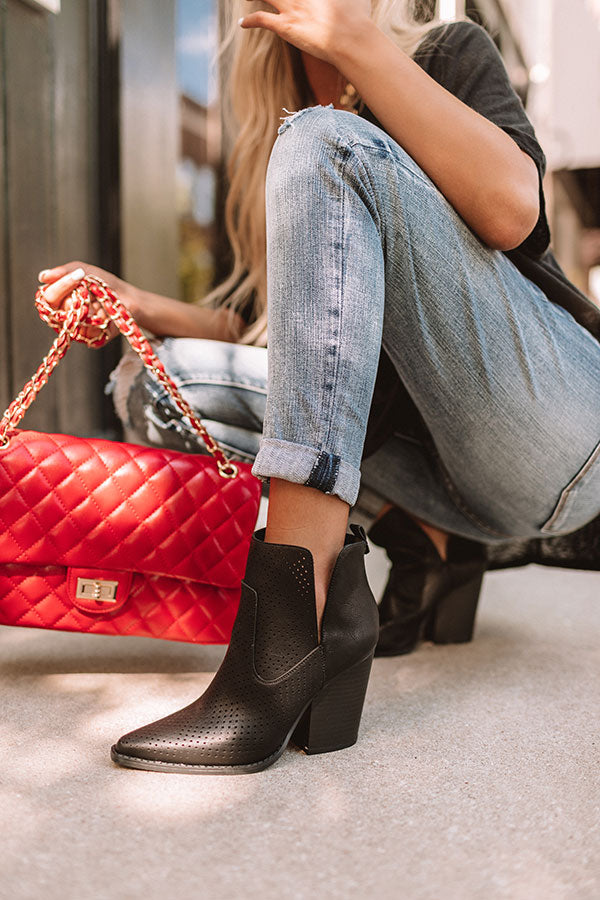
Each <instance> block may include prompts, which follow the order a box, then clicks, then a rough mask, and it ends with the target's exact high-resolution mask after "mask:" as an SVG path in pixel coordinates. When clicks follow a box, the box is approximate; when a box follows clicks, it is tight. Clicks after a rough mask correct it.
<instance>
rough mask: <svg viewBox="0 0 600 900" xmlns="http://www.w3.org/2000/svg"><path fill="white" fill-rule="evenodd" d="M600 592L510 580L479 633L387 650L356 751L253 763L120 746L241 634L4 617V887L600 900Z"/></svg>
mask: <svg viewBox="0 0 600 900" xmlns="http://www.w3.org/2000/svg"><path fill="white" fill-rule="evenodd" d="M260 524H262V522H261V521H260V519H259V523H258V524H257V527H259V526H260ZM371 546H372V552H371V553H369V554H368V555H367V557H366V563H367V570H368V575H369V580H370V582H371V586H372V588H373V591H374V593H375V595H376V596H379V595H380V593H381V589H382V587H383V584H384V583H385V579H386V576H387V565H386V557H385V555H384V554H383V551H382V550H381V549H380V548H377V547H374V546H373V545H371ZM599 588H600V574H598V573H586V572H576V571H567V570H559V569H548V568H539V567H535V566H529V567H527V568H522V569H513V570H507V571H499V572H491V573H488V574H487V575H486V577H485V581H484V588H483V593H482V598H481V602H480V610H479V613H478V619H477V626H476V635H475V639H474V641H473V642H472V643H470V644H466V645H456V646H447V647H441V646H433V645H431V644H424V645H422V646H421V647H420V648H419V649H418V650H417V651H416V652H414V653H412V654H410V655H409V656H405V657H397V658H388V659H376V660H375V662H374V667H373V672H372V676H371V680H370V682H369V688H368V692H367V699H366V704H365V710H364V713H363V718H362V722H361V730H360V735H359V740H358V743H357V744H356V745H355V746H354V747H352V748H349V749H347V750H342V751H338V752H337V753H329V754H324V755H321V756H306V755H305V754H304V753H302V752H300V751H298V750H295V749H292V748H289V749H288V750H287V751H286V752H285V753H284V755H283V756H282V758H281V759H280V760H279V761H278V762H277V763H276V764H275V765H274V766H272V767H271V768H270V769H267V770H266V771H264V772H262V773H259V774H256V775H245V776H238V777H231V776H229V777H223V776H203V777H199V776H189V775H175V774H170V773H169V774H162V773H152V772H141V771H140V772H136V771H133V770H123V769H120V768H118V767H116V766H114V765H113V764H112V763H111V761H110V758H109V748H110V745H111V744H112V743H113V742H114V740H115V738H117V737H119V736H120V735H121V734H122V733H123V732H125V731H129V730H131V729H132V728H134V727H136V726H138V725H141V724H144V723H146V722H149V721H151V720H153V719H156V718H158V717H159V716H162V715H166V714H167V713H169V712H172V711H174V710H175V709H177V708H179V707H181V706H183V705H185V704H187V703H188V702H190V701H191V700H193V699H195V697H196V696H198V695H199V694H200V693H201V692H202V691H203V690H204V689H205V688H206V686H207V685H208V684H209V682H210V680H211V678H212V675H213V673H214V672H215V670H216V669H217V667H218V665H219V662H220V660H221V658H222V655H223V653H224V648H223V647H216V646H191V645H186V644H177V643H170V642H161V641H152V640H149V639H145V638H121V637H116V638H113V637H103V636H96V635H79V634H65V633H60V632H45V631H38V630H33V629H19V628H0V680H1V690H2V709H3V717H2V718H3V728H2V735H1V739H0V740H1V746H2V753H1V759H2V765H1V769H0V817H1V822H2V824H1V829H2V832H1V833H2V840H1V843H0V848H1V849H0V898H2V900H38V898H39V900H41V898H44V900H55V898H56V900H59V898H60V900H104V898H110V900H137V898H143V900H164V898H165V897H167V898H183V900H187V898H210V900H231V898H233V900H237V898H240V900H241V898H250V900H254V898H260V900H271V898H276V897H277V898H294V900H296V898H298V900H304V898H307V900H308V898H311V900H312V898H314V897H319V898H325V900H329V898H363V897H365V898H402V900H479V898H481V900H496V898H498V900H500V898H502V900H504V898H506V900H538V898H539V900H567V898H569V900H571V898H577V900H598V898H599V897H600V779H599V762H600V758H599V756H600V754H599V728H598V725H599V716H598V710H599V700H600V688H599V678H598V672H599V644H600V641H599V639H600V603H599V602H598V599H599V597H598V594H599Z"/></svg>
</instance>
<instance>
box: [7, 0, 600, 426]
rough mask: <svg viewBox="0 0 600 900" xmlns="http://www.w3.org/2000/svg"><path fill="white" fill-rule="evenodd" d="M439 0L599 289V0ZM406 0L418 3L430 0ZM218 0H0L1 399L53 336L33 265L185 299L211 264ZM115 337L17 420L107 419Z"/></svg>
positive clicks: (218, 212) (573, 271)
mask: <svg viewBox="0 0 600 900" xmlns="http://www.w3.org/2000/svg"><path fill="white" fill-rule="evenodd" d="M222 2H224V0H222ZM437 2H438V8H439V12H440V13H441V15H442V17H443V18H444V19H447V20H451V19H453V18H454V17H456V16H457V15H463V14H465V13H466V14H467V15H468V16H470V17H471V18H473V19H474V20H476V21H479V22H480V23H481V24H482V25H484V26H485V27H486V28H487V29H488V31H489V32H490V34H491V35H492V37H493V39H494V40H495V41H496V43H497V45H498V47H499V49H500V51H501V53H502V55H503V57H504V60H505V62H506V65H507V69H508V71H509V74H510V77H511V80H512V83H513V85H514V86H515V89H516V90H517V92H518V93H519V95H520V97H521V98H522V100H523V102H524V103H525V104H526V107H527V110H528V113H529V115H530V117H531V118H532V120H533V122H534V125H535V128H536V131H537V133H538V136H539V138H540V141H541V143H542V146H543V147H544V150H545V152H546V155H547V158H548V175H547V179H546V193H547V199H548V207H549V213H550V218H551V227H552V234H553V249H554V250H555V252H556V254H557V257H558V259H559V261H560V262H561V264H562V265H563V267H564V268H565V270H566V272H567V274H568V275H569V277H570V278H572V280H573V281H575V282H576V283H577V284H578V285H579V286H580V287H582V288H583V289H584V290H585V291H587V292H588V293H591V292H592V289H594V290H595V291H596V294H597V296H600V0H569V2H566V0H437ZM418 3H419V8H420V10H421V12H422V14H423V16H424V17H425V18H426V17H427V16H428V15H430V14H431V12H432V10H433V8H434V5H435V3H434V0H418ZM223 8H224V7H223V6H222V5H221V6H219V4H218V2H217V0H0V406H2V407H3V408H4V406H6V405H7V404H8V402H9V400H10V399H12V397H13V396H14V395H15V394H16V393H17V392H18V391H19V390H20V389H21V387H22V385H23V384H24V382H25V381H26V380H27V379H28V378H29V377H30V376H31V374H32V372H33V371H34V370H35V369H36V368H37V365H38V364H39V361H40V360H41V358H42V356H43V355H44V353H45V351H46V350H47V348H48V346H49V343H50V341H51V339H52V333H51V332H49V330H48V329H47V328H46V327H45V326H43V325H42V324H41V323H40V322H39V320H38V318H37V315H36V313H35V310H34V307H33V303H32V300H33V295H34V293H35V289H36V286H37V278H36V276H37V272H38V271H39V270H40V269H41V268H47V267H48V266H51V265H56V264H58V263H62V262H67V261H69V260H75V259H81V260H83V261H87V262H90V263H95V264H97V265H100V266H102V267H103V268H106V269H108V270H109V271H112V272H115V273H116V274H120V275H121V276H122V277H123V278H125V279H126V280H128V281H130V282H132V283H133V284H136V285H139V286H140V287H142V288H146V289H148V290H152V291H155V292H157V293H160V294H165V295H167V296H172V297H180V298H182V299H184V300H193V299H194V298H196V297H200V296H202V295H203V294H204V293H205V292H206V290H208V288H209V286H210V284H211V282H212V281H213V280H214V279H215V278H219V277H223V276H224V274H226V271H225V270H226V266H227V261H226V256H225V254H224V253H223V249H222V236H223V224H222V208H223V190H224V174H223V171H224V170H223V160H222V158H221V157H222V153H221V127H220V123H221V104H220V100H219V96H218V85H217V79H216V76H215V65H214V60H213V58H214V55H215V49H216V44H217V36H218V31H219V24H218V22H219V12H222V11H223ZM224 259H225V262H224V261H223V260H224ZM596 284H598V287H594V285H596ZM118 355H119V347H118V345H117V344H116V343H114V344H112V345H109V346H108V347H107V348H105V349H104V350H102V351H94V352H92V351H88V350H84V349H82V348H75V349H74V350H73V351H72V352H70V353H69V355H68V357H67V359H66V360H65V361H64V362H63V363H61V366H60V367H59V370H58V373H57V374H56V375H55V376H54V377H53V379H52V380H51V382H50V384H49V385H48V386H47V387H46V388H44V392H43V402H40V403H39V404H36V405H34V407H33V409H32V411H31V412H30V413H28V415H27V419H26V424H27V425H28V427H31V428H39V429H42V430H55V431H68V432H71V433H74V434H106V435H113V436H117V435H118V428H117V423H116V421H115V419H114V417H112V414H111V408H110V404H109V403H108V402H107V401H106V400H105V398H104V394H103V385H104V383H105V381H106V378H107V374H108V372H109V371H110V369H111V368H112V366H113V365H114V363H115V361H116V359H117V357H118Z"/></svg>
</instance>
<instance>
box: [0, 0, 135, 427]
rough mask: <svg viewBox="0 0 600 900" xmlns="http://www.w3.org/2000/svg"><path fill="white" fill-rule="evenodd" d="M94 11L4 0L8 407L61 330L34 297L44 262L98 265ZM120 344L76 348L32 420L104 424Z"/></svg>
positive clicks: (3, 371) (1, 375) (92, 4)
mask: <svg viewBox="0 0 600 900" xmlns="http://www.w3.org/2000/svg"><path fill="white" fill-rule="evenodd" d="M98 21H99V9H98V3H97V2H96V0H63V2H62V9H61V12H60V15H59V16H56V15H54V14H53V13H50V12H47V11H45V10H43V9H40V8H38V7H36V6H34V5H30V4H29V3H26V2H23V0H0V31H1V33H2V44H3V47H2V54H1V62H0V80H1V91H0V94H1V96H2V98H3V102H2V107H1V109H0V118H1V129H2V131H1V135H2V139H1V141H0V143H1V148H0V154H1V159H2V171H1V174H0V184H1V191H0V193H1V195H2V207H1V208H0V233H1V236H2V249H1V251H0V253H1V255H0V285H1V288H0V290H1V297H0V300H1V309H2V312H1V315H2V321H1V331H2V334H1V336H0V342H1V343H0V348H1V354H2V355H1V359H0V396H1V404H0V405H2V408H4V407H5V406H6V405H7V403H8V402H9V401H10V399H12V397H13V396H14V395H15V394H16V393H18V391H19V390H20V389H21V387H22V386H23V384H24V383H25V382H26V381H27V380H28V378H29V377H30V376H31V375H32V373H33V371H34V370H35V369H36V368H37V365H38V364H39V362H40V361H41V359H42V357H43V355H44V354H45V353H46V351H47V349H48V347H49V345H50V343H51V341H52V339H53V338H54V333H53V332H52V331H51V330H50V329H49V328H48V327H47V326H45V325H43V324H42V322H41V321H40V320H39V318H38V316H37V313H36V311H35V308H34V306H33V296H34V294H35V290H36V287H37V273H38V271H39V270H40V269H42V268H46V267H51V266H55V265H59V264H61V263H64V262H68V261H70V260H72V259H81V260H84V261H86V262H93V263H96V264H100V265H101V264H102V241H101V237H100V230H101V224H102V223H101V219H100V217H99V215H98V187H99V164H100V160H99V157H98V141H97V124H98V91H99V82H98V49H99V45H98V39H99V38H98ZM109 262H113V263H114V262H115V260H109ZM117 354H118V348H116V347H115V348H111V349H109V350H106V351H102V352H97V351H90V350H85V349H84V348H82V347H75V348H73V349H72V350H71V351H69V354H68V355H67V357H66V359H65V360H64V361H63V362H62V363H61V364H60V366H59V369H58V371H57V373H56V374H55V375H54V376H53V377H52V379H51V380H50V382H49V384H48V385H47V386H46V387H45V388H44V389H43V391H42V393H41V394H40V398H39V400H38V401H37V402H36V403H35V404H34V406H33V407H32V409H31V411H30V412H29V413H28V414H27V417H26V419H25V420H24V426H25V427H29V428H36V429H41V430H47V431H67V432H71V433H74V434H93V433H102V432H104V431H106V430H107V428H108V426H109V421H108V419H107V416H106V410H107V405H106V403H105V401H104V398H103V395H102V388H101V383H102V379H103V377H104V375H105V371H106V369H107V368H108V367H109V360H110V357H113V358H114V357H115V356H116V355H117Z"/></svg>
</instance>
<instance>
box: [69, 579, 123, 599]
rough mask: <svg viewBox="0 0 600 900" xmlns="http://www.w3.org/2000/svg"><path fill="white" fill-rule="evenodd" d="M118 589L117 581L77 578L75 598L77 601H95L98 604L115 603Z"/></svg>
mask: <svg viewBox="0 0 600 900" xmlns="http://www.w3.org/2000/svg"><path fill="white" fill-rule="evenodd" d="M118 587H119V582H118V581H102V580H100V579H94V578H78V579H77V588H76V591H75V597H76V598H77V599H78V600H96V601H97V602H98V603H116V602H117V588H118Z"/></svg>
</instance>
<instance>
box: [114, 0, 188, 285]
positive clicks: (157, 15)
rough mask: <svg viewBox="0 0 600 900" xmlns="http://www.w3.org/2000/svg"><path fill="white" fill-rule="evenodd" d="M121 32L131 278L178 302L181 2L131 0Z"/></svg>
mask: <svg viewBox="0 0 600 900" xmlns="http://www.w3.org/2000/svg"><path fill="white" fill-rule="evenodd" d="M121 35H122V44H121V77H122V96H121V103H122V105H121V203H122V205H121V211H122V241H123V242H122V248H123V256H122V259H123V276H124V278H126V279H127V280H128V281H131V282H133V283H134V284H136V285H138V286H139V287H142V288H145V289H147V290H151V291H155V292H157V293H159V294H165V295H167V296H171V297H176V296H177V293H178V284H177V259H178V247H177V241H178V230H177V210H176V204H175V197H176V181H175V178H176V167H177V157H178V143H179V113H178V98H177V78H176V65H175V0H127V2H126V3H123V4H122V9H121Z"/></svg>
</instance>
